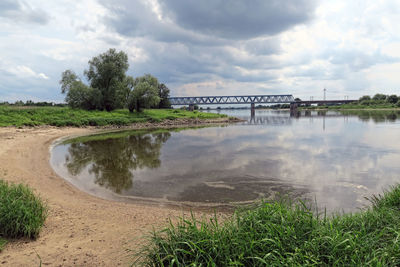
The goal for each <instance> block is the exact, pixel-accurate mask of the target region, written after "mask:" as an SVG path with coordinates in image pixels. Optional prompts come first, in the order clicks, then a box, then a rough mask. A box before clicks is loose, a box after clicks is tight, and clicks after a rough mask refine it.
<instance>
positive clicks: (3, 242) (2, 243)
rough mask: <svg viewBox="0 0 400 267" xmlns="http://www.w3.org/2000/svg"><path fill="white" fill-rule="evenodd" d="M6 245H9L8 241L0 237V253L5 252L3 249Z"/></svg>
mask: <svg viewBox="0 0 400 267" xmlns="http://www.w3.org/2000/svg"><path fill="white" fill-rule="evenodd" d="M6 244H7V240H5V239H3V238H1V237H0V252H1V251H2V250H3V248H4V246H5V245H6Z"/></svg>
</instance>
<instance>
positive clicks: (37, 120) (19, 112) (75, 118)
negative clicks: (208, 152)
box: [0, 106, 227, 127]
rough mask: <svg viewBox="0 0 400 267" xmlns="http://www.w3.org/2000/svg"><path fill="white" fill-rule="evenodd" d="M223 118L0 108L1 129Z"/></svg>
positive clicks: (174, 111)
mask: <svg viewBox="0 0 400 267" xmlns="http://www.w3.org/2000/svg"><path fill="white" fill-rule="evenodd" d="M220 118H227V116H226V115H224V114H216V113H206V112H199V111H186V110H181V109H146V110H143V112H129V111H128V110H122V109H121V110H114V111H111V112H106V111H98V110H91V111H87V110H82V109H72V108H69V107H18V106H16V107H11V106H0V127H1V126H3V127H4V126H17V127H21V126H43V125H49V126H58V127H65V126H73V127H85V126H111V127H119V126H129V125H131V124H134V123H157V122H162V121H164V120H177V119H193V120H209V119H211V120H213V119H220Z"/></svg>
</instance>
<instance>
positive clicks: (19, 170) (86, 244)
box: [0, 121, 223, 266]
mask: <svg viewBox="0 0 400 267" xmlns="http://www.w3.org/2000/svg"><path fill="white" fill-rule="evenodd" d="M215 122H223V121H215ZM181 123H183V124H186V125H188V124H190V123H191V122H188V121H186V122H181ZM170 124H171V123H168V122H164V123H163V124H162V125H156V126H161V127H168V126H171V125H170ZM173 124H177V122H174V123H173ZM152 126H154V125H149V124H147V125H143V124H142V125H140V126H136V128H143V127H152ZM98 131H104V129H96V128H56V127H38V128H23V129H17V128H14V127H6V128H0V179H4V180H7V181H12V182H16V183H24V184H27V185H29V186H30V187H31V188H33V189H34V191H35V192H36V193H37V194H39V195H40V196H41V197H42V198H43V199H44V200H45V201H46V202H47V204H48V206H49V214H48V217H47V220H46V222H45V225H44V227H43V228H42V231H41V233H40V236H39V238H37V240H15V241H11V242H9V243H8V244H7V245H6V248H5V249H4V250H3V251H2V252H0V265H3V266H39V264H40V259H41V263H42V266H129V265H130V264H131V263H132V260H131V259H132V258H131V255H132V254H133V253H134V252H135V251H138V248H139V247H140V244H141V243H143V242H144V238H143V237H144V236H145V235H146V234H148V233H149V231H150V230H151V229H153V227H155V228H156V229H157V228H160V227H162V226H163V225H166V223H167V222H168V219H169V218H176V217H178V216H182V215H184V214H188V213H189V211H188V210H187V208H186V209H185V210H184V209H182V208H178V207H170V206H162V205H146V204H139V203H138V204H132V203H129V204H128V203H121V202H114V201H109V200H104V199H100V198H97V197H95V196H91V195H88V194H86V193H84V192H81V191H80V190H79V189H77V188H75V187H74V186H72V185H70V184H69V183H68V182H66V181H65V180H64V179H63V178H61V177H59V176H57V175H56V174H55V172H54V171H53V170H52V168H51V166H50V164H49V157H50V152H49V147H50V145H51V144H52V142H53V141H54V140H56V139H58V138H60V137H64V136H75V135H84V134H90V133H94V132H98ZM199 216H200V215H199ZM130 250H133V251H134V252H132V251H130ZM39 257H40V259H39Z"/></svg>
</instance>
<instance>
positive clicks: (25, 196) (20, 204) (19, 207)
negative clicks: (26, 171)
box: [0, 180, 47, 247]
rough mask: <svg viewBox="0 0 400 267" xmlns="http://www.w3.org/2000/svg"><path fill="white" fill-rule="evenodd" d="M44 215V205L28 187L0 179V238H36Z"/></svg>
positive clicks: (0, 241)
mask: <svg viewBox="0 0 400 267" xmlns="http://www.w3.org/2000/svg"><path fill="white" fill-rule="evenodd" d="M46 216H47V207H46V205H45V204H44V203H43V201H42V200H41V199H40V198H39V197H38V196H36V195H35V194H34V193H33V192H32V190H31V189H30V188H29V187H27V186H25V185H22V184H19V185H16V184H12V183H7V182H5V181H3V180H0V237H1V238H19V237H27V238H36V237H37V236H38V234H39V231H40V229H41V227H42V226H43V223H44V221H45V219H46ZM3 240H4V239H2V240H0V247H1V246H2V245H4V241H3Z"/></svg>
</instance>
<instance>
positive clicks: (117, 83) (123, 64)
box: [84, 49, 129, 111]
mask: <svg viewBox="0 0 400 267" xmlns="http://www.w3.org/2000/svg"><path fill="white" fill-rule="evenodd" d="M128 68H129V63H128V56H127V54H126V53H125V52H123V51H120V52H116V50H115V49H109V50H108V51H107V52H105V53H103V54H100V55H98V56H97V57H94V58H92V59H91V60H90V61H89V69H87V70H85V72H84V74H85V75H86V77H87V79H88V81H89V83H90V87H92V88H95V89H97V90H99V91H100V93H101V107H102V108H104V109H105V110H107V111H111V110H113V109H116V108H120V107H122V106H123V103H121V102H120V101H118V100H120V99H119V97H118V96H121V95H123V93H121V91H123V90H124V89H125V88H126V84H127V83H126V82H127V80H126V74H125V73H126V71H127V70H128Z"/></svg>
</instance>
